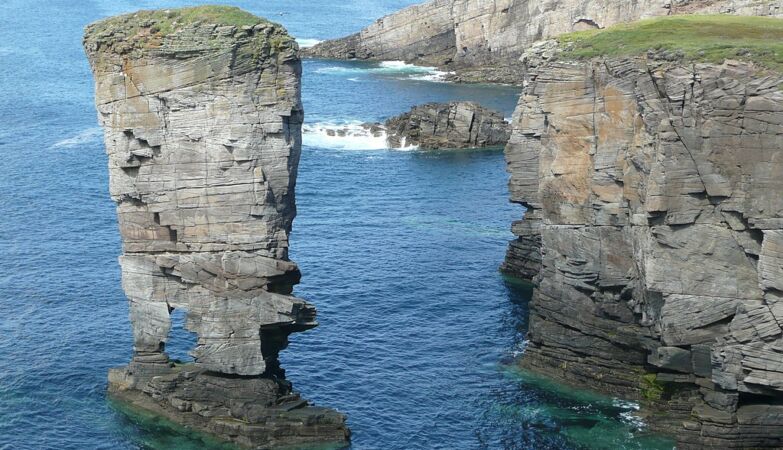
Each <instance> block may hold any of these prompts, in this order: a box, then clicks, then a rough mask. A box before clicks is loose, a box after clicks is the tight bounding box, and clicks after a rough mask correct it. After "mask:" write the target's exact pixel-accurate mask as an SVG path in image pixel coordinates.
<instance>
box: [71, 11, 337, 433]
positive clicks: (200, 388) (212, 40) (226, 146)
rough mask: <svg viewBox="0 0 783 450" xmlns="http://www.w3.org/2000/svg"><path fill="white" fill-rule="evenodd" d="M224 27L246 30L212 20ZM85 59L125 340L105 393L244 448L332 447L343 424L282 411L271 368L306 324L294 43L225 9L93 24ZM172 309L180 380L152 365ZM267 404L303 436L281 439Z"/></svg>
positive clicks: (300, 409)
mask: <svg viewBox="0 0 783 450" xmlns="http://www.w3.org/2000/svg"><path fill="white" fill-rule="evenodd" d="M237 15H239V16H240V17H241V18H243V22H244V23H247V22H248V21H249V23H250V24H245V25H239V24H231V23H225V21H224V20H223V18H224V17H229V18H231V17H236V16H237ZM84 46H85V49H86V51H87V55H88V58H89V60H90V64H91V66H92V69H93V73H94V77H95V90H96V105H97V109H98V118H99V121H100V123H101V125H102V126H103V129H104V136H105V144H106V151H107V154H108V156H109V175H110V186H109V189H110V192H111V196H112V199H113V200H114V201H115V202H116V203H117V216H118V222H119V228H120V234H121V235H122V240H123V254H122V256H121V257H120V264H121V267H122V282H123V288H124V290H125V293H126V294H127V296H128V299H129V302H130V303H129V305H130V321H131V326H132V328H133V340H134V347H133V358H132V360H131V362H130V364H129V365H128V366H127V367H124V368H118V369H113V371H112V373H111V376H110V391H112V392H114V393H115V394H117V395H120V396H121V397H125V398H128V399H132V400H133V401H134V403H136V404H140V405H143V406H146V407H148V408H152V409H155V410H160V411H165V412H166V415H169V416H172V417H174V419H175V421H179V422H182V423H186V424H189V425H193V426H195V427H197V428H200V429H203V430H205V431H208V432H212V433H215V434H217V435H219V436H221V437H223V438H226V439H230V440H233V441H235V442H238V443H241V444H243V445H248V446H251V447H262V446H264V447H266V446H268V445H282V444H286V445H287V444H298V443H302V442H344V441H345V440H346V439H347V435H348V434H347V430H346V428H345V423H344V422H345V417H344V416H342V415H340V414H338V413H336V412H330V413H329V414H328V416H329V419H328V420H327V421H326V422H324V423H325V425H324V424H321V422H319V420H321V419H319V418H321V417H323V415H324V411H323V410H322V409H320V408H313V407H310V406H308V405H307V403H306V402H305V401H302V400H300V399H298V397H296V395H295V393H293V392H292V391H291V389H290V385H289V384H287V383H286V382H285V381H284V376H285V372H284V371H283V369H282V368H280V365H279V362H278V353H279V352H280V351H281V350H282V349H284V348H285V347H286V345H287V338H288V335H289V334H290V333H292V332H295V331H302V330H305V329H308V328H312V327H314V326H316V324H317V323H316V322H315V308H314V307H313V306H312V305H310V304H309V303H307V302H306V301H304V300H302V299H298V298H296V297H293V296H292V295H290V294H291V291H292V288H293V285H294V284H296V283H297V282H298V281H299V270H298V268H297V266H296V264H294V263H293V262H291V261H289V260H288V236H289V233H290V231H291V223H292V221H293V219H294V216H295V213H296V207H295V203H294V186H295V182H296V172H297V165H298V160H299V153H300V147H301V124H302V118H303V111H302V105H301V101H300V76H301V64H300V61H299V58H298V55H297V50H298V48H297V45H296V43H295V42H294V40H293V39H292V38H291V37H290V36H288V34H287V33H286V31H285V30H284V29H283V28H282V27H280V26H279V25H275V24H272V23H270V22H267V21H265V20H263V19H260V18H255V17H254V16H252V15H249V14H246V13H243V12H241V11H239V10H238V9H236V8H226V7H202V8H187V9H182V10H167V11H141V12H138V13H135V14H129V15H125V16H119V17H116V18H110V19H107V20H104V21H101V22H97V23H95V24H92V25H90V26H88V27H87V30H86V34H85V39H84ZM180 308H181V309H184V310H186V311H187V322H186V327H187V329H188V330H190V331H191V332H193V333H195V334H196V336H197V338H198V342H197V345H196V347H195V348H194V349H193V350H192V352H191V354H192V356H193V357H194V364H193V366H194V369H193V370H188V371H187V373H185V372H182V371H181V370H180V369H179V368H177V367H175V366H174V365H173V364H172V363H170V362H169V360H168V356H167V355H166V353H165V344H166V342H167V340H168V334H169V331H170V328H171V320H170V315H171V312H172V311H173V310H174V309H180ZM220 386H223V387H220ZM229 386H230V387H229ZM258 386H266V387H264V388H263V389H261V388H258V389H257V388H256V387H258ZM227 392H228V393H230V392H234V393H243V394H242V395H241V396H240V397H241V398H240V397H237V398H233V397H232V396H230V395H229V396H226V395H223V394H224V393H227ZM294 397H296V398H294ZM288 399H294V400H295V403H296V404H295V405H293V404H292V403H290V402H289V401H288ZM292 401H293V400H292ZM240 403H241V405H240ZM207 404H208V406H204V405H207ZM280 404H285V405H287V406H286V408H284V409H287V410H293V409H296V410H297V411H296V412H294V413H290V414H289V412H290V411H289V412H287V413H286V417H289V416H290V417H293V416H296V417H295V418H293V419H291V420H293V421H294V422H297V423H298V422H302V421H304V422H305V425H302V424H301V423H299V424H298V425H291V424H286V423H283V422H286V421H287V420H288V419H285V420H283V419H282V418H281V417H282V416H280V415H279V414H278V413H279V412H280V411H279V410H280V407H279V405H280ZM197 405H200V406H197ZM266 406H270V407H272V410H270V411H265V410H264V408H265V407H266ZM243 408H244V409H243ZM247 408H250V409H252V414H250V413H247V411H246V409H247ZM180 413H181V414H180ZM248 414H250V415H248ZM270 417H274V420H272V419H270ZM278 420H280V421H281V423H280V424H279V429H277V430H275V429H274V428H275V427H276V426H277V425H276V424H275V423H276V422H275V421H278ZM270 421H271V422H270ZM227 423H228V424H230V426H229V425H227ZM310 423H313V424H315V423H318V424H320V425H318V427H316V428H312V429H311V428H308V427H309V424H310ZM321 425H323V426H321ZM302 427H305V428H307V429H304V428H302ZM314 430H315V431H314Z"/></svg>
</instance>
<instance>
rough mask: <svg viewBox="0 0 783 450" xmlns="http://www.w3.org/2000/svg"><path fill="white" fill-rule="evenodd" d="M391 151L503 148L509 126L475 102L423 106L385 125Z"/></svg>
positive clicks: (507, 136) (509, 133)
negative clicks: (409, 148)
mask: <svg viewBox="0 0 783 450" xmlns="http://www.w3.org/2000/svg"><path fill="white" fill-rule="evenodd" d="M385 128H386V132H387V138H386V139H387V141H388V142H389V145H390V146H391V147H392V148H399V147H405V146H411V145H414V146H418V147H419V148H422V149H455V148H482V147H498V146H502V145H505V144H506V142H508V139H509V137H510V135H511V126H510V124H509V123H508V122H506V121H505V119H504V118H503V114H501V113H500V112H498V111H493V110H491V109H488V108H484V107H482V106H481V105H479V104H478V103H475V102H450V103H427V104H424V105H419V106H415V107H413V108H412V109H411V110H410V111H408V112H406V113H404V114H401V115H399V116H396V117H392V118H391V119H389V120H387V121H386V123H385Z"/></svg>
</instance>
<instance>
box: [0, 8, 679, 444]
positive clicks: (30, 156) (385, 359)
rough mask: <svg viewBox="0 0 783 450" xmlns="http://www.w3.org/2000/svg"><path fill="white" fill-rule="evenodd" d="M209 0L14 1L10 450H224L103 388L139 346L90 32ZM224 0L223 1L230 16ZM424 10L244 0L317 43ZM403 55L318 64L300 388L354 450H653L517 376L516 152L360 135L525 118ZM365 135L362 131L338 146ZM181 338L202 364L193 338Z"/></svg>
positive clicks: (618, 421) (0, 195)
mask: <svg viewBox="0 0 783 450" xmlns="http://www.w3.org/2000/svg"><path fill="white" fill-rule="evenodd" d="M197 3H200V2H182V1H179V0H171V1H166V2H163V1H130V0H125V1H114V0H79V1H77V0H4V1H3V2H2V3H0V449H2V450H28V449H29V450H42V449H53V450H54V449H57V450H60V449H63V450H65V449H74V450H83V449H161V450H169V449H172V450H173V449H203V448H206V449H209V448H218V446H217V444H215V443H214V442H211V441H209V440H205V439H203V438H202V437H200V436H195V435H191V434H188V433H185V432H183V431H182V430H179V429H176V427H175V428H172V427H170V426H169V425H168V424H166V423H163V422H161V421H158V420H155V419H154V418H150V417H146V416H144V415H138V414H133V413H131V414H127V413H126V412H125V411H124V410H123V409H122V408H121V407H118V406H117V405H113V404H112V403H110V402H109V401H107V398H106V396H105V389H106V373H107V370H108V368H109V367H112V366H116V365H121V364H124V363H125V362H127V360H128V359H129V358H130V352H131V333H130V327H129V323H128V314H127V304H126V301H125V297H124V295H123V292H122V289H121V286H120V271H119V266H118V263H117V256H118V255H119V253H120V241H119V235H118V230H117V225H116V219H115V212H114V205H113V204H112V202H111V200H110V199H109V195H108V180H107V170H106V156H105V154H104V149H103V143H102V141H101V130H100V129H99V128H98V125H97V121H96V117H95V110H94V106H93V88H92V79H91V75H90V72H89V67H88V65H87V61H86V59H85V57H84V54H83V52H82V49H81V35H82V29H83V27H84V26H85V25H86V24H88V23H89V22H92V21H94V20H97V19H99V18H102V17H105V16H109V15H114V14H119V13H124V12H129V11H133V10H136V9H141V8H160V7H177V6H185V5H191V4H197ZM213 3H214V2H213ZM411 3H413V2H411V1H409V0H385V1H379V0H378V1H367V0H361V1H360V0H341V1H336V0H334V1H332V0H315V1H308V2H296V1H293V0H265V1H250V0H244V1H235V2H232V4H235V5H237V6H240V7H242V8H244V9H247V10H249V11H251V12H253V13H256V14H259V15H263V16H266V17H268V18H270V19H272V20H274V21H277V22H280V23H282V24H284V25H285V26H286V27H287V28H288V30H289V31H290V32H291V33H292V34H293V35H294V36H296V37H297V39H299V41H300V43H302V45H310V44H312V43H313V42H314V41H316V40H320V39H325V38H330V37H337V36H341V35H344V34H348V33H351V32H354V31H357V30H359V29H360V28H361V27H363V26H365V25H367V24H369V23H371V22H372V21H373V20H375V19H376V18H378V17H380V16H382V15H384V14H386V13H390V12H392V11H394V10H397V9H399V8H401V7H404V6H406V5H408V4H411ZM441 78H442V74H440V73H438V72H437V71H435V70H434V69H429V68H416V67H411V66H408V65H405V64H402V63H399V62H396V63H395V62H392V63H384V64H371V63H360V62H337V61H318V60H309V61H305V63H304V79H303V101H304V107H305V110H306V122H307V123H306V127H305V135H304V143H305V147H304V149H303V153H302V160H301V165H300V175H299V184H298V186H297V201H298V211H299V216H298V217H297V219H296V222H295V224H294V233H293V235H292V241H291V245H292V252H291V256H292V258H293V259H294V260H295V261H296V262H297V263H299V265H300V268H301V270H302V273H303V279H302V283H301V284H300V285H299V286H298V287H297V288H296V294H297V295H299V296H301V297H304V298H306V299H308V300H309V301H311V302H313V303H314V304H316V305H317V307H318V310H319V319H320V323H321V326H320V327H319V328H317V329H314V330H312V331H308V332H306V333H301V334H297V335H294V336H292V337H291V345H290V347H289V348H288V349H287V350H286V351H285V352H284V353H283V354H282V360H283V365H284V367H285V368H286V369H287V373H288V377H289V378H290V379H291V380H292V381H293V383H294V386H295V387H296V388H297V389H299V390H300V391H301V392H302V393H303V395H304V396H305V397H307V398H309V399H310V400H312V401H314V402H315V403H318V404H322V405H328V406H331V407H335V408H337V409H339V410H341V411H343V412H345V413H347V414H348V416H349V423H350V426H351V428H352V430H353V444H352V448H353V449H362V450H364V449H400V450H402V449H655V448H671V447H672V444H671V442H670V441H667V440H665V439H661V438H658V437H655V436H650V435H648V434H647V433H646V432H645V427H644V424H643V423H642V422H640V421H639V420H638V419H637V418H635V416H634V414H633V413H634V411H635V409H636V405H634V404H632V403H628V402H622V401H618V400H613V399H609V398H605V397H599V396H595V395H591V394H587V393H584V392H579V391H574V390H570V389H565V388H563V387H560V386H557V385H555V384H553V383H549V382H546V381H545V380H540V379H537V378H535V377H530V376H528V375H525V374H523V373H521V372H519V371H518V370H517V369H515V365H514V363H513V362H514V360H515V358H517V357H518V356H519V355H520V354H521V352H522V351H523V350H524V345H525V331H526V327H527V323H526V320H527V302H528V300H529V298H530V294H531V291H530V288H529V287H526V286H525V285H523V284H520V283H518V282H514V281H511V280H507V279H504V278H503V277H502V276H501V275H500V274H499V273H498V271H497V268H498V265H499V264H500V262H501V261H502V259H503V255H504V252H505V247H506V242H507V241H508V240H509V239H511V238H512V235H511V233H510V231H509V228H510V224H511V222H512V220H515V219H517V218H519V217H521V215H522V214H523V210H522V208H521V207H519V206H516V205H512V204H510V203H509V202H508V193H507V188H506V183H507V174H506V172H505V167H504V163H503V154H502V150H500V149H495V150H485V151H458V152H419V151H415V150H407V151H400V150H396V151H393V150H388V149H385V148H384V144H383V142H382V140H378V139H377V138H373V137H372V136H367V135H364V134H362V130H361V128H360V127H358V126H357V124H359V123H361V122H366V121H380V120H383V119H385V118H387V117H388V116H390V115H394V114H398V113H401V112H403V111H405V110H407V109H408V108H410V107H411V106H412V105H414V104H419V103H423V102H427V101H445V100H452V99H454V100H463V99H467V100H477V101H480V102H482V103H483V104H485V105H486V106H490V107H494V108H497V109H500V110H502V111H504V113H505V114H506V115H507V116H509V117H510V115H511V112H512V111H513V108H514V105H515V104H516V101H517V96H518V90H517V89H516V88H513V87H502V86H494V87H493V86H477V85H456V84H449V83H444V82H442V81H441ZM330 128H347V129H348V130H350V132H349V133H348V135H347V136H345V137H341V138H335V137H332V136H330V135H329V134H330V133H329V129H330ZM172 340H173V342H172V343H170V344H169V345H167V349H171V351H172V353H173V356H175V357H180V358H185V359H186V358H188V355H187V348H188V346H189V345H190V343H191V342H192V337H191V336H189V335H188V333H187V332H185V331H184V330H183V329H182V328H181V318H180V326H179V327H178V328H176V329H175V331H174V336H173V337H172Z"/></svg>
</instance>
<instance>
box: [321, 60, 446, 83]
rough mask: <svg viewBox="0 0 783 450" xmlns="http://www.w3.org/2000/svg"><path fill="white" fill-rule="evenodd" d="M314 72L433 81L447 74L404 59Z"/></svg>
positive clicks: (323, 68) (441, 79) (441, 78)
mask: <svg viewBox="0 0 783 450" xmlns="http://www.w3.org/2000/svg"><path fill="white" fill-rule="evenodd" d="M316 72H317V73H324V74H335V75H357V74H371V75H382V76H391V77H395V78H404V79H409V80H419V81H434V82H443V81H445V78H446V75H448V74H449V72H444V71H441V70H438V69H437V68H435V67H426V66H417V65H414V64H408V63H406V62H405V61H383V62H380V63H377V64H373V65H372V66H327V67H321V68H320V69H316Z"/></svg>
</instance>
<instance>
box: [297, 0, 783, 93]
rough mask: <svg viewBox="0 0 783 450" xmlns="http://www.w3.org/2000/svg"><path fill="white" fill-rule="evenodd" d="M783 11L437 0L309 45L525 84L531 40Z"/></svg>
mask: <svg viewBox="0 0 783 450" xmlns="http://www.w3.org/2000/svg"><path fill="white" fill-rule="evenodd" d="M694 13H701V14H714V13H727V14H740V15H754V16H767V15H770V16H780V15H783V1H781V0H770V1H763V2H759V1H757V0H674V1H669V2H667V1H657V0H602V1H588V0H567V1H562V0H545V1H530V0H523V1H515V0H500V1H494V2H478V1H472V0H432V1H430V2H427V3H423V4H421V5H416V6H411V7H409V8H405V9H403V10H401V11H399V12H397V13H394V14H391V15H388V16H385V17H382V18H380V19H378V20H377V21H376V22H375V23H373V24H372V25H370V26H368V27H367V28H365V29H363V30H361V31H360V32H358V33H356V34H353V35H351V36H347V37H345V38H341V39H335V40H330V41H325V42H323V43H320V44H318V45H316V46H314V47H312V48H310V49H305V50H304V53H305V55H307V56H314V57H323V58H338V59H350V58H358V59H374V60H404V61H408V62H412V63H417V64H423V65H437V66H440V67H443V68H446V69H448V70H454V71H456V76H455V78H457V79H460V80H463V81H488V82H502V83H514V84H521V82H522V80H523V70H522V69H523V65H522V64H521V63H520V62H519V57H520V56H521V55H522V53H523V52H524V51H525V50H526V49H527V48H528V47H530V45H531V44H532V43H534V42H536V41H538V40H541V39H549V38H552V37H555V36H558V35H560V34H563V33H569V32H571V31H580V30H587V29H592V28H605V27H608V26H611V25H614V24H617V23H622V22H630V21H634V20H639V19H641V18H646V17H653V16H665V15H670V14H694Z"/></svg>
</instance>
